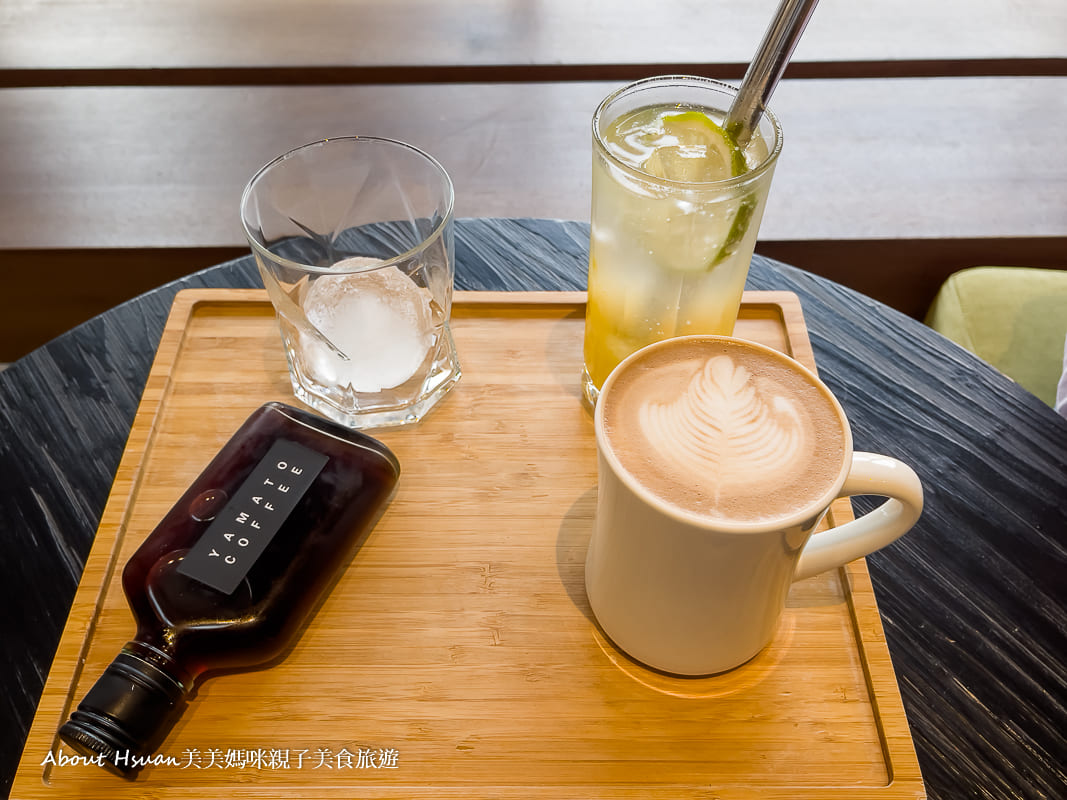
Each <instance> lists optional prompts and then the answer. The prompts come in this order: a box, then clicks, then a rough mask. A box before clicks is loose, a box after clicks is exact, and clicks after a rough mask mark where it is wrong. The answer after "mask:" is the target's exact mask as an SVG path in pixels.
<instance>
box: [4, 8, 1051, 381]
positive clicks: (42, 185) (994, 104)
mask: <svg viewBox="0 0 1067 800" xmlns="http://www.w3.org/2000/svg"><path fill="white" fill-rule="evenodd" d="M646 5H647V6H648V8H647V9H642V8H639V7H636V6H634V7H631V8H626V9H622V8H621V7H620V4H619V3H618V0H584V1H583V2H573V1H572V0H510V1H506V0H405V2H402V3H396V2H382V0H301V2H298V3H296V2H285V0H153V2H151V3H146V2H144V1H143V0H78V2H70V0H3V2H0V275H3V284H2V285H3V291H0V361H13V360H15V359H16V358H18V357H20V356H22V355H25V354H26V353H28V352H29V351H30V350H32V349H33V348H34V347H37V346H39V345H41V344H43V343H45V342H46V341H48V340H49V339H51V338H52V337H53V336H56V335H59V334H60V333H62V332H63V331H66V330H68V329H70V328H71V327H73V326H74V325H75V324H77V323H79V322H81V321H84V320H86V319H88V318H89V317H91V316H92V315H93V314H96V313H99V312H102V311H105V310H107V309H108V308H111V307H112V306H114V305H117V304H118V303H119V302H121V301H123V300H126V299H128V298H130V297H134V296H136V295H138V294H140V293H141V292H144V291H148V290H150V289H152V288H155V287H156V286H159V285H160V284H162V283H165V282H167V281H169V280H172V279H174V278H177V277H180V276H183V275H187V274H189V273H190V272H192V271H195V270H196V269H199V268H202V267H206V266H209V265H212V264H218V263H220V262H222V261H225V260H228V259H231V258H236V257H238V256H239V255H240V254H241V253H243V252H244V247H245V243H244V239H243V237H242V235H241V230H240V226H239V221H238V218H237V202H238V198H239V197H240V193H241V189H242V188H243V186H244V184H245V182H246V181H247V180H248V178H249V176H250V175H251V174H252V173H253V172H254V171H255V170H256V169H257V168H258V167H259V166H260V165H262V164H264V163H266V162H267V161H269V160H270V159H272V158H274V157H275V156H277V155H279V154H281V153H283V152H286V151H287V150H289V149H291V148H293V147H296V146H298V145H301V144H305V143H306V142H309V141H313V140H317V139H321V138H324V137H326V136H338V135H351V134H364V135H376V136H388V137H391V138H397V139H402V140H404V141H407V142H411V143H412V144H415V145H417V146H419V147H422V148H423V149H425V150H427V151H428V152H430V153H433V154H434V155H435V156H436V157H437V158H438V159H439V160H440V161H441V162H442V164H444V166H445V168H446V169H447V170H448V172H449V174H450V175H451V176H452V178H453V180H454V182H455V184H456V189H457V213H458V214H460V215H461V216H468V217H486V216H508V217H541V218H555V219H587V218H588V213H589V212H588V208H589V180H590V168H589V163H590V161H589V159H590V155H589V154H590V130H589V120H590V116H591V114H592V112H593V110H594V108H595V107H596V104H597V103H598V102H599V101H600V100H601V99H602V98H603V97H604V96H605V95H606V94H608V93H609V92H610V91H612V90H614V89H615V88H617V87H618V86H621V85H622V84H624V83H626V82H627V81H629V80H632V79H634V78H638V77H644V76H648V75H656V74H668V73H676V74H677V73H684V74H697V75H705V76H708V77H712V78H717V79H720V80H727V81H734V82H736V81H737V80H739V79H740V78H741V76H742V75H743V74H744V71H745V68H746V66H747V64H748V62H749V60H750V59H751V57H752V55H753V53H754V52H755V50H756V47H757V45H758V44H759V41H760V39H761V37H762V35H763V32H764V30H765V28H766V27H767V24H768V23H769V21H770V20H771V18H772V16H773V13H774V10H775V8H776V6H777V5H778V0H745V2H737V0H700V2H697V1H696V0H659V2H657V3H655V4H651V3H650V4H646ZM1065 94H1067V4H1064V3H1063V2H1062V0H1028V2H1026V3H1025V4H1020V3H1019V2H1018V0H967V1H966V2H964V1H963V0H954V2H928V0H866V1H865V2H863V3H857V2H853V1H852V0H822V1H821V2H820V4H819V6H818V8H817V9H816V11H815V13H814V15H813V17H812V19H811V22H810V23H809V25H808V28H807V30H806V31H805V34H804V37H803V39H802V40H801V42H800V43H799V45H798V47H797V50H796V52H795V53H794V55H793V59H792V61H791V62H790V64H789V67H788V70H787V72H786V80H785V81H784V82H783V83H782V84H781V85H780V86H779V88H778V89H777V91H776V92H775V95H774V97H773V99H772V103H771V105H772V107H773V108H774V109H775V111H776V112H777V113H778V115H779V117H780V118H781V120H782V123H783V126H784V130H785V148H784V150H783V154H782V157H781V159H780V160H779V163H778V168H777V171H776V174H775V179H774V188H773V191H772V192H771V197H770V200H769V204H768V208H767V213H766V214H765V216H764V218H763V223H762V226H761V231H760V242H759V245H758V247H757V252H759V253H761V254H763V255H767V256H769V257H771V258H776V259H779V260H782V261H786V262H788V263H790V264H795V265H797V266H801V267H804V268H805V269H807V270H809V271H811V272H815V273H816V274H819V275H823V276H825V277H829V278H831V279H833V280H835V281H837V282H838V283H843V284H845V285H846V286H849V287H851V288H854V289H857V290H859V291H862V292H863V293H864V294H867V295H868V296H871V297H875V298H877V299H879V300H881V301H883V302H885V303H886V304H888V305H890V306H892V307H894V308H896V309H898V310H902V311H904V312H905V313H907V314H910V315H912V316H915V317H917V318H921V317H922V315H923V314H924V312H925V310H926V308H927V307H928V305H929V303H930V301H931V300H932V299H933V297H934V295H935V293H936V292H937V289H938V287H939V286H940V284H941V282H942V281H943V280H944V279H945V278H946V277H947V276H948V275H949V274H951V273H952V272H954V271H956V270H959V269H962V268H964V267H970V266H979V265H998V264H1004V265H1019V266H1032V267H1037V266H1042V267H1057V268H1065V267H1067V262H1065V260H1064V252H1065V251H1067V198H1065V190H1064V187H1065V186H1067V161H1065V160H1064V159H1063V158H1057V157H1056V154H1058V153H1060V152H1061V151H1062V142H1061V140H1062V138H1063V135H1062V131H1063V130H1064V129H1065V128H1067V106H1065V104H1064V103H1063V102H1062V98H1063V97H1064V95H1065ZM42 274H47V275H49V276H50V280H49V291H48V292H47V293H44V292H43V291H42V290H41V285H40V282H39V277H38V276H40V275H42Z"/></svg>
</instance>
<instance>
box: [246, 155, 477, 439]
mask: <svg viewBox="0 0 1067 800" xmlns="http://www.w3.org/2000/svg"><path fill="white" fill-rule="evenodd" d="M452 207H453V190H452V182H451V180H449V177H448V175H447V174H446V173H445V171H444V169H443V168H442V167H441V165H440V164H438V163H437V161H435V160H434V159H433V158H431V157H430V156H429V155H427V154H426V153H423V152H422V151H420V150H418V149H416V148H414V147H412V146H410V145H407V144H404V143H402V142H396V141H392V140H389V139H377V138H371V137H363V136H360V137H348V138H339V139H327V140H324V141H320V142H314V143H312V144H308V145H305V146H303V147H299V148H297V149H296V150H293V151H291V152H289V153H286V154H285V155H283V156H281V157H279V158H277V159H275V160H274V161H272V162H270V163H269V164H267V165H266V166H265V167H263V168H262V169H261V170H260V171H259V172H258V173H256V175H255V176H254V177H253V178H252V180H251V181H250V182H249V184H248V186H247V187H246V188H245V191H244V195H243V196H242V198H241V220H242V222H243V224H244V229H245V234H246V236H247V237H248V241H249V244H250V245H251V247H252V252H253V254H254V255H255V258H256V263H257V264H258V265H259V271H260V274H261V275H262V277H263V283H264V285H265V286H266V288H267V292H268V293H269V295H270V298H271V302H272V303H273V304H274V308H275V312H276V314H277V317H278V322H279V325H280V327H281V334H282V341H283V343H284V346H285V354H286V357H287V359H288V361H289V373H290V378H291V380H292V385H293V391H294V393H295V394H296V396H297V397H299V398H300V399H301V400H303V401H304V402H305V403H307V404H308V405H309V406H311V407H312V408H314V409H316V410H317V411H319V412H320V413H322V414H324V415H325V416H327V417H330V418H331V419H334V420H337V421H338V422H341V423H343V424H345V425H348V426H350V427H352V428H372V427H382V426H388V425H401V424H405V423H410V422H415V421H417V420H419V419H421V418H422V417H423V416H424V415H425V414H426V413H427V412H428V411H429V410H430V408H432V407H433V406H434V404H436V403H437V402H438V401H439V400H440V399H441V398H442V397H443V396H444V395H445V393H446V392H447V391H448V390H449V389H450V388H451V387H452V386H453V385H454V384H455V383H456V381H457V380H459V377H460V367H459V360H458V358H457V356H456V349H455V344H454V343H453V341H452V334H451V332H450V330H449V315H450V312H451V307H452V282H453V270H454V266H453V260H454V244H453V219H452Z"/></svg>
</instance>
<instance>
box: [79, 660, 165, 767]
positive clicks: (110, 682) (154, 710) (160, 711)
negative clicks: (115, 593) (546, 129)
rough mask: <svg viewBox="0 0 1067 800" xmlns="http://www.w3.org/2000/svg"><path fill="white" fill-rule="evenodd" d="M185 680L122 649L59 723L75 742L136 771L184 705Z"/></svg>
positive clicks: (89, 752)
mask: <svg viewBox="0 0 1067 800" xmlns="http://www.w3.org/2000/svg"><path fill="white" fill-rule="evenodd" d="M184 696H185V690H184V689H183V688H182V685H181V684H180V683H178V682H177V681H176V680H175V679H174V678H172V677H170V676H169V675H167V673H165V672H163V671H162V670H160V669H159V668H158V667H155V666H154V665H152V664H150V663H149V662H147V661H145V660H144V659H142V658H139V657H137V656H135V655H132V654H131V653H125V652H123V653H120V654H119V655H118V656H117V657H116V658H115V660H114V661H112V662H111V665H110V666H109V667H108V668H107V669H106V670H105V671H104V674H103V675H101V676H100V678H99V680H97V682H96V683H95V684H93V687H92V688H91V689H90V690H89V692H88V693H87V694H86V695H85V699H83V700H82V701H81V703H79V704H78V709H77V711H75V712H74V713H73V714H71V715H70V719H69V720H68V721H67V722H66V723H65V724H64V725H63V726H62V727H61V728H60V729H59V736H60V738H62V739H63V741H65V742H66V743H67V744H69V745H70V746H71V747H72V748H74V749H75V750H76V751H78V752H79V753H81V754H83V755H87V756H90V757H95V756H102V761H103V765H104V766H106V767H107V768H108V769H110V770H111V771H113V772H116V773H118V774H120V775H123V776H132V775H133V774H134V773H136V772H137V770H138V769H139V768H140V767H141V766H142V765H143V763H144V760H143V759H144V757H145V756H146V755H147V754H149V753H151V752H152V750H154V749H155V747H156V745H158V744H159V742H160V741H161V740H162V739H163V737H164V736H165V735H166V734H167V732H168V731H169V730H170V728H171V727H172V726H173V725H174V723H175V722H176V721H177V720H178V717H179V716H180V715H181V712H182V710H183V709H184V707H185V701H184Z"/></svg>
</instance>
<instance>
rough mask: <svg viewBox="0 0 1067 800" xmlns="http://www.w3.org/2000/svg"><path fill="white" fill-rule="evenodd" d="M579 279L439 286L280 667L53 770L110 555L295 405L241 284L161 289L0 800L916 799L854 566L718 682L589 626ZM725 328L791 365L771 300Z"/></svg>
mask: <svg viewBox="0 0 1067 800" xmlns="http://www.w3.org/2000/svg"><path fill="white" fill-rule="evenodd" d="M584 300H585V298H584V295H583V294H580V293H577V294H576V293H534V294H520V293H458V294H457V297H456V303H455V307H454V312H453V330H454V335H455V338H456V343H457V347H458V349H459V353H460V359H461V361H462V364H463V378H462V380H461V381H460V383H459V385H458V386H457V388H456V389H455V390H453V392H452V393H451V394H450V395H449V396H448V397H447V398H446V399H445V400H444V401H443V402H442V404H441V405H439V406H438V407H437V408H436V409H435V410H434V411H433V412H432V413H431V414H430V416H429V417H428V418H427V419H426V420H424V421H423V422H422V423H421V424H420V425H418V426H415V427H412V428H407V429H397V430H387V431H382V432H379V433H378V434H376V435H377V436H378V438H380V439H381V440H383V441H384V442H385V443H386V444H388V445H389V446H390V447H391V448H392V449H393V450H394V452H395V453H396V454H397V456H398V457H399V459H400V462H401V465H402V468H403V475H402V477H401V482H400V486H399V489H398V492H397V495H396V497H395V499H394V501H393V503H392V505H391V506H390V507H389V509H388V510H387V512H386V513H385V515H384V516H383V518H382V519H381V521H380V522H379V523H378V525H377V527H376V528H375V530H374V531H373V532H372V533H371V535H370V536H369V538H368V539H367V540H366V542H365V543H364V544H363V546H362V547H361V549H360V550H359V551H358V552H357V553H356V555H355V557H354V558H353V559H352V561H351V562H350V564H349V565H348V567H347V571H346V572H345V574H344V576H343V577H342V579H341V581H340V582H339V583H338V584H337V585H336V587H335V588H334V590H333V592H332V593H331V594H330V595H329V596H328V598H327V599H326V600H325V602H324V603H323V604H322V605H321V606H320V607H319V609H318V611H317V613H316V615H315V616H314V618H313V619H312V620H311V622H310V623H309V624H308V626H307V628H306V629H305V631H304V632H303V634H302V636H301V638H300V639H299V641H298V642H297V644H296V645H295V647H294V648H292V649H291V651H290V652H289V653H288V654H287V656H286V657H285V658H284V659H283V660H281V661H280V662H278V663H275V664H273V665H272V666H271V667H270V668H265V669H259V670H255V671H251V672H244V673H230V674H224V675H218V676H215V677H212V678H210V679H208V680H206V681H205V682H203V683H202V684H201V685H200V688H199V689H198V691H197V693H196V696H195V698H194V699H193V700H192V701H191V702H190V704H189V707H188V709H187V711H186V713H185V715H184V716H183V717H182V719H181V721H180V722H179V723H178V725H177V727H175V729H174V730H173V731H172V732H171V734H170V736H169V737H168V738H167V740H166V741H165V742H164V743H163V745H162V747H161V748H160V750H159V756H161V757H162V758H163V759H164V761H165V762H166V761H169V762H170V763H162V764H159V765H156V766H150V767H147V768H145V769H144V770H142V772H141V773H140V776H139V777H138V778H137V780H136V781H133V782H129V781H124V780H122V779H120V778H117V777H115V776H113V775H111V774H109V773H107V772H105V771H104V770H102V769H100V768H98V767H95V766H87V765H84V764H73V765H71V764H67V765H61V764H57V763H52V762H55V761H57V760H58V759H59V756H60V754H65V755H68V756H69V755H72V753H71V752H70V751H69V748H67V749H63V748H62V746H61V745H60V743H59V742H58V740H57V739H56V730H57V729H58V727H59V725H60V724H61V723H62V721H63V720H65V719H66V717H67V715H68V714H69V712H70V711H71V709H72V707H73V706H74V705H76V704H77V702H78V701H79V700H80V699H81V698H82V697H83V696H84V694H85V692H86V691H87V690H88V688H89V686H91V684H92V682H93V681H94V680H95V679H96V677H97V676H98V675H99V674H100V673H101V672H102V671H103V669H104V668H105V667H106V665H107V664H108V663H109V662H110V661H111V659H112V658H113V657H114V655H115V654H116V653H117V652H118V651H119V649H120V648H121V647H122V645H123V643H124V642H125V641H126V640H127V639H129V638H131V637H132V634H133V624H132V615H131V614H130V612H129V611H128V610H127V607H126V603H125V600H124V598H123V596H122V590H121V587H120V584H119V575H120V573H121V568H122V566H123V565H124V564H125V562H126V560H127V558H128V557H129V555H130V554H131V553H132V552H133V551H134V550H135V549H136V547H137V546H138V544H139V543H140V541H141V540H142V539H143V537H144V536H146V535H147V534H148V533H149V532H150V531H151V529H152V528H153V527H154V525H155V523H156V522H157V521H158V520H159V519H160V518H161V517H162V516H163V514H164V513H165V512H166V511H167V510H168V509H169V508H170V507H171V505H173V503H174V502H175V501H176V499H177V498H178V496H179V495H180V494H181V492H182V491H183V490H184V488H185V487H186V486H187V485H188V483H189V482H190V481H192V479H193V478H194V477H195V476H196V475H197V474H199V472H200V470H201V469H202V468H203V466H204V465H205V464H206V463H207V462H208V460H210V458H211V457H212V456H213V455H214V454H215V452H216V451H217V450H218V448H219V447H221V446H222V444H223V443H224V442H225V441H226V440H227V439H228V438H229V436H230V434H231V433H232V432H233V431H234V430H235V429H236V428H237V427H238V425H239V424H240V423H241V422H242V421H243V420H244V419H245V417H246V416H247V415H248V414H250V413H251V412H252V411H253V410H254V409H255V408H257V407H258V406H259V405H260V404H262V403H263V402H266V401H268V400H282V401H286V402H291V403H295V402H296V401H295V400H293V399H292V398H291V394H290V389H289V382H288V376H287V373H286V367H285V361H284V356H283V353H282V350H281V343H280V338H279V336H278V333H277V329H276V327H275V322H274V318H273V314H272V310H271V307H270V304H269V302H268V301H267V297H266V294H265V293H264V292H261V291H255V290H187V291H184V292H181V293H180V294H179V295H178V297H177V299H176V300H175V302H174V306H173V310H172V312H171V316H170V318H169V321H168V323H167V326H166V329H165V331H164V334H163V338H162V341H161V343H160V347H159V351H158V354H157V357H156V361H155V364H154V366H153V368H152V371H151V374H150V376H149V379H148V384H147V386H146V389H145V393H144V397H143V399H142V401H141V405H140V408H139V410H138V413H137V416H136V419H135V421H134V425H133V429H132V431H131V434H130V439H129V442H128V444H127V447H126V451H125V454H124V455H123V458H122V462H121V464H120V466H119V470H118V474H117V476H116V480H115V485H114V487H113V490H112V493H111V497H110V499H109V501H108V504H107V507H106V509H105V511H104V515H103V519H102V521H101V524H100V528H99V531H98V533H97V536H96V540H95V543H94V545H93V548H92V552H91V553H90V555H89V559H88V562H87V563H86V567H85V572H84V574H83V576H82V580H81V584H80V586H79V589H78V592H77V595H76V597H75V601H74V604H73V608H72V611H71V614H70V618H69V620H68V622H67V625H66V629H65V631H64V634H63V638H62V640H61V643H60V646H59V649H58V652H57V654H56V657H55V661H54V663H53V664H52V669H51V672H50V674H49V677H48V680H47V684H46V686H45V690H44V694H43V696H42V698H41V702H40V706H39V708H38V711H37V715H36V718H35V720H34V723H33V727H32V729H31V731H30V735H29V739H28V742H27V745H26V748H25V750H24V752H23V756H22V760H21V762H20V765H19V769H18V772H17V774H16V779H15V784H14V788H13V794H12V797H14V798H17V800H27V799H28V798H57V799H58V798H132V797H144V796H151V797H160V798H162V797H168V798H171V797H173V798H219V797H230V798H248V799H249V800H251V799H252V798H311V797H314V798H319V797H324V796H327V795H328V796H331V797H332V796H335V795H336V796H342V797H349V798H534V797H536V798H560V799H562V798H642V799H643V800H659V799H660V798H662V799H663V800H666V798H670V800H678V799H679V798H724V799H728V798H755V797H759V798H782V799H784V798H820V799H822V800H828V799H829V798H851V799H853V800H854V799H856V798H875V797H877V798H883V797H888V798H904V797H907V798H916V797H924V796H925V793H924V790H923V784H922V779H921V777H920V774H919V769H918V764H917V761H916V756H915V751H914V748H913V745H912V741H911V738H910V733H909V730H908V725H907V721H906V719H905V716H904V710H903V706H902V703H901V699H900V694H899V691H898V688H897V684H896V680H895V676H894V674H893V668H892V664H891V662H890V659H889V652H888V649H887V647H886V643H885V639H884V636H883V632H882V627H881V621H880V619H879V616H878V609H877V605H876V603H875V598H874V594H873V591H872V587H871V583H870V578H869V575H868V573H867V568H866V564H865V562H864V561H862V560H860V561H857V562H854V563H852V564H849V565H847V566H846V567H844V568H842V569H839V570H835V571H832V572H828V573H826V574H824V575H820V576H817V577H815V578H811V579H809V580H805V581H802V582H798V583H796V584H794V586H793V589H792V592H791V594H790V596H789V601H788V604H787V608H786V610H785V613H784V615H783V617H782V622H781V625H780V627H779V630H778V634H777V637H776V639H775V641H774V642H773V643H772V644H771V645H770V646H769V647H768V648H767V649H766V650H765V651H764V652H763V653H761V654H760V655H759V656H757V657H756V658H755V659H754V660H753V661H751V662H749V663H748V664H746V665H744V666H742V667H740V668H738V669H736V670H733V671H732V672H729V673H726V674H723V675H719V676H714V677H708V678H697V679H693V678H677V677H672V676H667V675H663V674H659V673H656V672H653V671H650V670H648V669H645V668H643V667H641V666H639V665H638V664H636V663H634V662H632V661H631V660H630V659H628V658H627V657H626V656H624V655H622V654H621V653H620V652H619V651H617V650H616V649H615V648H614V647H613V646H612V644H611V643H610V642H609V641H607V640H606V639H605V637H604V636H603V634H601V633H600V631H599V630H598V628H597V626H596V624H595V622H594V620H593V618H592V615H591V612H590V610H589V606H588V602H587V600H586V597H585V591H584V588H583V568H584V561H585V550H586V546H587V543H588V539H589V534H590V530H591V522H592V516H593V510H594V501H595V496H596V460H595V446H594V443H593V433H592V419H591V416H590V415H589V413H588V412H587V411H586V410H585V408H584V407H583V406H582V403H581V400H580V392H579V383H578V375H579V370H580V360H581V339H582V331H583V324H584V317H583V315H584V310H585V304H584ZM737 334H738V335H739V336H744V337H747V338H750V339H755V340H758V341H761V342H764V343H766V344H769V345H771V346H774V347H776V348H778V349H780V350H783V351H785V352H787V353H789V354H791V355H793V356H794V357H795V358H797V359H798V360H800V361H802V362H806V363H807V364H808V365H809V366H812V365H813V363H814V362H813V358H812V351H811V348H810V345H809V342H808V338H807V333H806V330H805V327H804V321H803V316H802V313H801V308H800V303H799V301H798V299H797V297H796V296H795V295H793V294H791V293H786V292H754V293H747V294H746V296H745V301H744V305H743V306H742V313H741V318H740V321H739V323H738V327H737ZM831 514H832V516H833V517H834V518H836V520H838V521H841V520H844V519H847V518H850V517H851V508H850V506H849V503H848V501H847V500H843V501H838V502H837V503H835V505H834V507H833V509H832V511H831ZM338 793H339V794H338Z"/></svg>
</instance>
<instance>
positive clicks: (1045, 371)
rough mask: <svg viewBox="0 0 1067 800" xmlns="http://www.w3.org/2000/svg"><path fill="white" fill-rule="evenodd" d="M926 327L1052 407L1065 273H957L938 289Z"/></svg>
mask: <svg viewBox="0 0 1067 800" xmlns="http://www.w3.org/2000/svg"><path fill="white" fill-rule="evenodd" d="M926 324H927V325H929V326H930V327H931V328H933V329H934V330H936V331H939V332H940V333H942V334H944V335H945V336H947V337H948V338H949V339H952V340H953V341H954V342H956V343H957V344H959V345H961V346H962V347H965V348H966V349H968V350H970V351H971V352H972V353H974V354H975V355H976V356H978V357H979V358H981V359H982V360H984V361H987V362H989V363H990V364H992V365H993V366H994V367H996V368H997V369H998V370H1000V371H1001V372H1003V373H1004V374H1005V375H1007V376H1008V377H1009V378H1011V379H1012V380H1014V381H1015V382H1016V383H1018V384H1019V385H1020V386H1022V387H1023V388H1024V389H1026V390H1027V391H1029V392H1031V393H1032V394H1035V395H1037V396H1038V397H1040V398H1041V399H1042V400H1044V401H1045V402H1046V403H1048V404H1049V405H1050V406H1051V405H1054V404H1055V400H1056V385H1057V383H1058V382H1059V379H1060V376H1061V375H1062V374H1063V364H1064V340H1065V338H1067V271H1062V270H1054V269H1030V268H1027V267H973V268H971V269H965V270H962V271H960V272H957V273H955V274H954V275H951V276H950V277H949V278H948V280H946V281H945V283H944V284H943V285H942V286H941V289H940V290H939V291H938V293H937V297H936V298H934V302H933V305H931V306H930V310H929V312H927V315H926Z"/></svg>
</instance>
